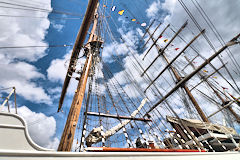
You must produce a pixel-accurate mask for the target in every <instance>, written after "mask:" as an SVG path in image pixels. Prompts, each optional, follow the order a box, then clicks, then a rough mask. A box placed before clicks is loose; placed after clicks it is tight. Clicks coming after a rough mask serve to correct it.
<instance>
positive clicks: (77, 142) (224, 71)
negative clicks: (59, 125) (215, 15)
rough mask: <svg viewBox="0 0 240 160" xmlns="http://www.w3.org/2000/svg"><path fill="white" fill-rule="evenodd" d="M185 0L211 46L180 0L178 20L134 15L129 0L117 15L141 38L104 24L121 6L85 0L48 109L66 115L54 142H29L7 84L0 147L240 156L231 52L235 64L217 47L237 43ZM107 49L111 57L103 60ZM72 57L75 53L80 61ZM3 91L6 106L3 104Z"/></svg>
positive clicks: (65, 154)
mask: <svg viewBox="0 0 240 160" xmlns="http://www.w3.org/2000/svg"><path fill="white" fill-rule="evenodd" d="M192 2H193V4H194V6H195V7H196V9H197V10H198V11H199V13H200V15H201V16H202V17H203V19H204V20H205V22H206V24H207V25H208V26H209V29H210V30H211V31H212V32H213V33H214V34H215V35H214V36H216V37H217V39H218V40H219V42H220V44H221V45H220V46H218V47H215V46H214V43H213V42H212V41H211V37H209V32H208V30H207V29H205V28H203V27H201V26H202V25H200V24H199V23H198V21H197V19H196V18H195V17H194V15H192V13H191V11H190V10H189V9H188V7H187V6H186V5H185V3H184V2H183V1H179V3H180V5H181V6H182V7H183V8H184V10H185V11H186V13H187V15H188V16H189V18H190V19H188V20H187V21H185V22H182V24H181V25H179V26H174V25H173V24H172V23H170V22H169V23H163V22H162V21H160V20H158V19H152V20H151V21H150V22H149V24H147V23H146V22H139V21H138V20H137V18H136V17H135V16H134V15H133V13H132V12H131V11H130V10H128V12H129V15H128V16H125V19H124V20H122V21H123V23H126V22H125V21H126V19H127V20H130V21H131V22H136V24H138V25H139V28H138V29H136V30H138V31H137V33H138V36H139V37H140V38H136V36H135V35H131V36H130V35H126V34H124V32H123V31H122V30H121V29H118V32H119V33H120V34H119V35H118V36H119V39H118V40H116V37H115V36H114V33H113V31H112V30H111V27H116V28H117V25H116V23H113V24H109V22H111V21H110V20H109V19H110V18H112V17H111V15H110V13H111V12H117V13H116V14H118V15H119V16H122V17H124V14H126V13H125V12H127V9H126V10H116V6H115V5H113V4H111V5H110V4H109V3H107V2H106V1H104V2H102V1H99V0H89V1H88V6H87V9H86V13H85V15H84V17H83V20H82V24H81V27H80V29H79V31H78V34H77V36H76V40H75V43H74V45H73V49H72V53H71V57H70V60H69V64H68V66H67V67H68V68H67V73H66V76H65V79H64V83H63V86H62V89H61V95H60V97H59V104H58V108H57V112H58V114H60V113H61V112H67V116H66V122H65V126H64V129H63V132H62V135H61V139H60V142H59V145H58V148H57V151H56V152H55V151H54V152H53V151H51V150H48V149H45V148H42V147H40V146H38V145H36V144H35V143H34V142H32V140H31V138H30V137H29V135H28V131H27V125H26V124H25V121H24V120H23V119H22V118H21V117H19V116H18V115H17V105H16V88H15V87H14V88H13V90H12V91H11V92H10V94H9V95H8V97H7V98H6V99H5V101H4V102H3V104H2V106H1V107H2V108H5V112H0V131H1V130H2V132H0V137H3V138H2V139H0V140H1V141H2V142H3V143H2V144H1V145H0V157H4V158H6V159H11V158H14V157H16V156H18V155H20V158H19V159H21V158H22V159H23V158H26V157H28V158H30V159H31V158H32V159H33V158H36V157H37V158H38V159H49V158H54V159H60V158H62V159H74V158H76V157H81V158H84V157H85V158H86V157H87V158H91V159H98V158H100V157H101V158H102V157H105V158H113V157H117V158H119V159H124V158H129V157H132V158H133V159H137V158H139V157H140V159H141V158H147V157H148V158H149V157H150V158H149V159H151V158H153V159H154V158H161V157H162V158H170V159H174V157H175V156H176V155H177V156H182V158H183V159H186V158H189V156H193V158H201V157H204V158H205V159H207V158H210V159H211V158H219V157H221V156H222V158H227V157H229V158H231V157H233V158H236V157H240V154H239V152H238V150H239V147H240V146H239V145H240V135H239V124H240V110H239V107H240V98H239V94H240V89H239V87H238V82H236V80H235V79H237V78H235V76H236V75H238V74H239V73H240V72H239V73H237V72H238V69H240V68H239V65H238V62H237V61H236V60H234V59H233V60H232V59H231V60H232V61H231V62H230V63H232V65H234V66H235V67H236V69H237V71H235V68H234V69H232V70H231V69H229V66H228V63H229V62H226V61H225V60H224V59H223V57H222V55H223V53H227V55H231V56H232V58H234V56H233V55H232V53H231V50H230V49H231V48H238V47H239V43H240V33H238V34H236V35H234V36H233V37H231V38H230V39H228V40H223V39H222V37H221V35H220V34H219V33H218V31H217V30H216V28H215V26H214V24H213V23H212V21H211V20H210V18H209V17H208V16H207V15H206V12H205V11H204V10H203V8H202V7H201V6H200V4H199V3H198V2H197V1H196V0H194V1H192ZM125 8H127V6H125ZM107 9H108V10H109V11H110V13H109V12H108V11H107ZM130 16H131V18H130ZM111 20H112V21H113V22H114V19H111ZM193 27H195V28H196V30H194V32H193V31H192V30H191V28H193ZM189 32H191V33H189ZM134 39H138V41H137V42H135V43H134V42H133V41H134ZM109 41H111V42H112V45H110V46H109V44H108V43H107V42H109ZM205 48H210V49H209V50H207V51H206V50H205ZM122 52H124V54H123V53H122ZM106 53H107V54H106ZM109 57H111V59H113V60H112V61H106V59H108V58H109ZM80 60H82V61H83V62H84V63H82V64H79V61H80ZM116 68H118V69H117V72H116V71H114V70H116ZM233 72H235V73H236V74H235V75H234V74H233ZM233 75H234V76H233ZM218 79H220V80H221V81H220V80H219V81H218ZM70 81H75V82H77V86H76V90H75V92H74V95H73V97H72V101H71V106H67V105H66V103H65V101H64V100H65V99H66V96H67V91H68V88H69V86H70ZM220 82H221V83H220ZM12 94H14V95H15V98H14V101H15V103H14V104H15V113H11V112H10V107H9V99H10V96H11V95H12ZM6 104H8V109H7V107H5V105H6ZM6 112H8V113H6ZM7 121H9V122H7ZM10 129H11V130H12V131H10ZM10 132H12V133H13V134H15V135H17V136H18V137H19V139H20V141H21V145H16V146H14V142H13V140H14V139H13V140H12V139H10V140H8V139H5V138H6V136H7V134H8V133H10ZM23 133H24V134H23ZM4 137H5V138H4ZM5 146H7V147H6V148H4V147H5ZM1 148H3V149H1ZM11 148H13V150H11ZM21 148H23V150H21ZM25 148H27V149H26V150H25ZM14 149H16V150H17V152H15V151H14ZM9 150H10V151H9ZM28 150H30V152H29V151H28ZM71 151H75V152H78V153H76V154H75V153H70V152H71ZM79 152H80V153H79ZM120 152H121V153H120ZM183 152H184V153H183ZM193 152H197V153H196V154H195V153H194V154H193ZM8 156H9V158H8Z"/></svg>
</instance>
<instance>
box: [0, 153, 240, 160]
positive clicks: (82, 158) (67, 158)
mask: <svg viewBox="0 0 240 160" xmlns="http://www.w3.org/2000/svg"><path fill="white" fill-rule="evenodd" d="M0 159H1V160H58V159H59V160H106V159H114V160H157V159H161V160H227V159H229V160H240V153H239V152H224V153H198V152H197V153H166V152H165V153H163V152H161V153H146V152H136V153H133V152H97V153H93V152H81V153H74V152H49V151H37V152H29V151H0Z"/></svg>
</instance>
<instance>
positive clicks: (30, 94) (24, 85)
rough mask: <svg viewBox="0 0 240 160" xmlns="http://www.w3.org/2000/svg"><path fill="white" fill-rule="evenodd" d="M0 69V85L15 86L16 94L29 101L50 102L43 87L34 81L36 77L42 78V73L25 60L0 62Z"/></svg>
mask: <svg viewBox="0 0 240 160" xmlns="http://www.w3.org/2000/svg"><path fill="white" fill-rule="evenodd" d="M0 70H1V72H0V77H1V79H0V86H1V87H3V88H4V87H12V86H15V87H16V89H17V94H19V95H21V96H23V97H24V98H25V99H27V100H29V101H32V102H35V103H47V104H51V99H50V97H49V96H48V95H47V94H46V93H45V91H44V89H43V88H41V87H39V86H37V84H36V83H34V81H35V80H36V79H39V78H44V75H43V74H41V73H39V72H38V71H37V69H36V68H35V67H34V66H33V65H30V64H28V63H25V62H16V63H7V64H0Z"/></svg>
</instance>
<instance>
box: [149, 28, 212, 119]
mask: <svg viewBox="0 0 240 160" xmlns="http://www.w3.org/2000/svg"><path fill="white" fill-rule="evenodd" d="M148 34H149V35H151V34H150V32H149V31H148ZM152 40H153V41H154V38H152ZM156 47H157V49H158V50H161V48H160V47H159V46H158V45H156ZM162 56H163V58H164V59H165V61H166V62H167V64H170V62H169V60H168V59H167V57H166V56H165V55H164V54H162ZM169 68H170V69H171V70H172V72H173V74H174V76H175V77H176V79H177V81H178V82H179V81H181V80H182V78H181V77H180V75H179V74H178V72H177V70H176V69H175V68H174V67H173V66H171V65H170V66H169ZM183 88H184V90H185V91H186V93H187V95H188V97H189V98H190V100H191V101H192V103H193V105H194V106H195V108H196V110H197V112H198V114H199V115H200V117H201V118H202V120H203V121H204V122H209V120H208V118H207V117H206V115H205V114H204V112H203V111H202V109H201V107H200V106H199V105H198V103H197V101H196V99H195V98H194V97H193V95H192V93H191V92H190V90H189V88H188V87H187V86H186V85H185V84H183Z"/></svg>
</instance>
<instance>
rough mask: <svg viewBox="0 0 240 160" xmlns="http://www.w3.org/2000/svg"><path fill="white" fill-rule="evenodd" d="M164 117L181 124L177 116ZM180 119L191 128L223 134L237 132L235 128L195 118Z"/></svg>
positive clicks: (234, 133)
mask: <svg viewBox="0 0 240 160" xmlns="http://www.w3.org/2000/svg"><path fill="white" fill-rule="evenodd" d="M166 119H167V121H168V122H170V123H175V124H179V125H181V123H180V121H179V119H178V118H175V117H171V116H167V117H166ZM181 120H182V122H183V123H184V124H185V125H186V126H188V127H193V128H197V129H206V130H210V131H213V132H219V133H224V134H232V135H236V134H237V132H236V130H235V129H233V128H229V127H226V126H222V125H219V124H212V123H209V122H202V121H200V120H197V119H181Z"/></svg>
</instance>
